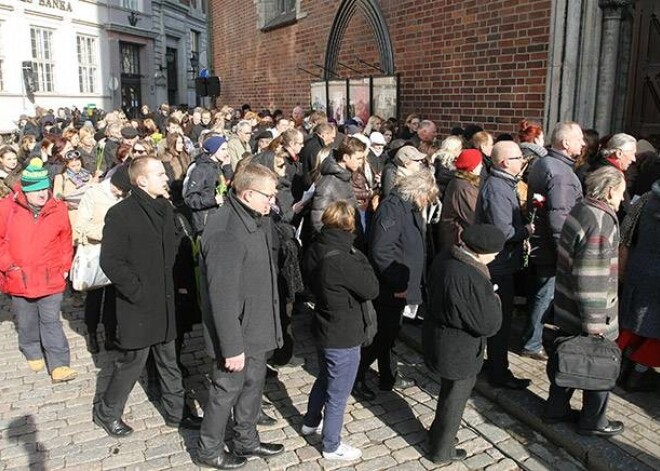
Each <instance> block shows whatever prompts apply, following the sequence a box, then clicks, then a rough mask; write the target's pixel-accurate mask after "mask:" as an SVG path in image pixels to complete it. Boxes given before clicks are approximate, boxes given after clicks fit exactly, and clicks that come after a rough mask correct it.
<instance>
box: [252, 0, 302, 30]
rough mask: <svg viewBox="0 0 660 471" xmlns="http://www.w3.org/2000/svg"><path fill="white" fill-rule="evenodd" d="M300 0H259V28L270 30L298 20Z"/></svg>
mask: <svg viewBox="0 0 660 471" xmlns="http://www.w3.org/2000/svg"><path fill="white" fill-rule="evenodd" d="M297 10H298V0H259V28H260V29H261V30H262V31H269V30H272V29H275V28H280V27H282V26H287V25H290V24H292V23H295V22H296V19H297Z"/></svg>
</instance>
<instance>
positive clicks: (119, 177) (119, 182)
mask: <svg viewBox="0 0 660 471" xmlns="http://www.w3.org/2000/svg"><path fill="white" fill-rule="evenodd" d="M110 183H112V184H113V185H114V186H116V187H117V188H119V189H120V190H121V191H123V192H124V193H126V192H128V191H129V190H130V189H131V179H130V178H129V176H128V165H127V164H122V165H118V166H117V167H115V171H114V172H113V173H112V175H111V176H110Z"/></svg>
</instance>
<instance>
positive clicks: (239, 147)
mask: <svg viewBox="0 0 660 471" xmlns="http://www.w3.org/2000/svg"><path fill="white" fill-rule="evenodd" d="M246 152H247V153H248V154H252V149H251V148H250V144H249V143H247V144H244V143H243V141H241V139H240V138H239V137H238V136H234V137H231V138H230V139H229V142H228V143H227V153H228V154H229V158H230V159H231V169H232V170H233V171H234V172H235V171H236V166H237V165H238V162H240V161H241V160H242V159H243V155H244V154H245V153H246Z"/></svg>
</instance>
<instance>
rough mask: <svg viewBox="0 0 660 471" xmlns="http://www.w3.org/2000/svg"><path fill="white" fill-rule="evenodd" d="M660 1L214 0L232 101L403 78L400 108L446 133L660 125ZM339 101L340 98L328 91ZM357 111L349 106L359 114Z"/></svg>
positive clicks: (268, 103) (218, 58)
mask: <svg viewBox="0 0 660 471" xmlns="http://www.w3.org/2000/svg"><path fill="white" fill-rule="evenodd" d="M659 9H660V2H658V1H655V0H421V1H420V0H336V1H317V0H252V1H244V0H226V1H222V2H213V3H212V5H211V12H210V14H211V19H210V23H211V28H212V31H213V54H214V63H215V64H216V66H215V69H216V70H215V72H216V73H217V74H218V75H219V76H220V78H221V80H222V93H221V95H220V98H219V102H220V103H221V104H231V105H234V106H236V105H240V104H241V103H244V102H249V103H250V104H251V105H252V107H253V109H255V108H262V107H269V108H273V107H276V108H284V109H285V110H287V112H288V111H290V110H291V108H292V107H293V106H295V105H298V104H300V105H303V106H309V104H310V102H311V101H312V97H311V94H310V86H311V84H312V82H315V81H321V80H325V81H328V80H339V79H341V80H343V79H360V78H364V77H368V76H372V77H378V76H396V77H398V103H399V106H398V117H399V118H400V119H403V118H405V116H406V115H407V114H409V113H413V112H416V113H419V114H420V115H422V116H424V117H428V118H430V119H433V120H435V121H436V122H438V124H439V125H440V129H441V131H442V132H444V133H446V132H448V131H449V129H451V127H453V126H457V125H465V124H468V123H478V124H481V125H483V126H484V127H485V128H487V129H489V130H492V131H494V132H512V131H514V130H515V128H516V124H517V123H518V122H519V121H520V120H521V119H523V118H525V119H532V120H538V121H541V122H542V123H543V124H544V125H545V126H546V128H548V127H552V125H553V124H554V123H555V122H556V121H558V120H564V119H574V120H577V121H579V122H580V123H581V124H582V125H583V126H585V127H587V128H596V129H598V131H599V132H601V133H609V132H612V131H614V130H622V129H625V130H629V131H634V132H637V133H642V132H643V133H645V134H654V133H655V134H660V100H658V99H657V97H659V96H660V93H658V92H659V91H660V75H658V72H657V69H658V66H660V61H659V60H658V57H659V56H660V53H659V52H658V50H659V48H660V41H655V40H654V39H653V35H654V34H657V31H660V27H659V25H658V20H657V19H658V18H659V17H660V11H658V10H659ZM328 101H329V100H328ZM351 111H352V110H351Z"/></svg>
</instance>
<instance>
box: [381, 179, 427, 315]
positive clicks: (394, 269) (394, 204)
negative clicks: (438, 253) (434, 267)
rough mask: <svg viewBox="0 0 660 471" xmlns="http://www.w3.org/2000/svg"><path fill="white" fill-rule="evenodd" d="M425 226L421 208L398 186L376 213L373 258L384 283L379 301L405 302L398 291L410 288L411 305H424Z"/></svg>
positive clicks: (409, 298)
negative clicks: (397, 296)
mask: <svg viewBox="0 0 660 471" xmlns="http://www.w3.org/2000/svg"><path fill="white" fill-rule="evenodd" d="M425 227H426V224H425V223H424V220H423V218H422V215H421V213H420V211H419V210H418V209H417V208H416V207H415V206H414V204H413V203H411V202H409V201H405V200H404V199H403V198H402V197H401V195H400V194H399V192H398V190H397V189H394V190H392V192H391V193H390V194H389V196H387V197H385V198H384V199H383V200H382V201H381V202H380V204H379V205H378V209H377V210H376V212H375V213H374V216H373V219H372V222H371V230H370V233H369V245H368V247H369V258H370V260H371V263H372V264H373V266H374V270H375V271H376V276H377V277H378V281H379V282H380V288H379V291H380V294H379V296H378V298H379V301H380V302H383V303H388V304H401V302H400V300H399V299H398V298H395V297H394V294H395V293H401V292H403V291H406V290H407V291H408V297H407V303H408V304H422V301H423V297H422V282H423V272H424V260H425V247H426V245H425Z"/></svg>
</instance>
